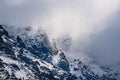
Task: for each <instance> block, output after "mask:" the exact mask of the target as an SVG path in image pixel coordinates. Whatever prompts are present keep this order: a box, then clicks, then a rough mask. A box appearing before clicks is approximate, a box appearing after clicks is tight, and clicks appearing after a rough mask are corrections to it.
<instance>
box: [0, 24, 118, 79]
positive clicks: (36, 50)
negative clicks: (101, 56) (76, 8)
mask: <svg viewBox="0 0 120 80" xmlns="http://www.w3.org/2000/svg"><path fill="white" fill-rule="evenodd" d="M56 46H57V45H56V43H55V41H54V42H53V44H51V43H50V41H49V38H48V36H47V34H46V33H45V31H44V30H37V31H33V29H32V28H31V27H27V28H23V29H18V31H15V30H14V29H13V28H12V29H10V28H9V27H4V26H3V25H0V80H117V79H116V78H115V77H116V75H115V74H113V73H111V70H109V69H106V68H103V67H101V66H99V65H98V64H95V63H91V64H90V65H88V66H87V65H85V64H83V63H82V62H81V61H80V60H78V59H75V60H74V61H73V62H68V60H67V58H66V56H65V54H64V52H63V51H62V50H59V49H58V48H57V47H56Z"/></svg>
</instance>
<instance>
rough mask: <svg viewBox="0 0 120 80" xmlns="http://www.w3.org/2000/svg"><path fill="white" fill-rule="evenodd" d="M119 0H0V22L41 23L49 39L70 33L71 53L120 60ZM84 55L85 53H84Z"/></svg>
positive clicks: (36, 26)
mask: <svg viewBox="0 0 120 80" xmlns="http://www.w3.org/2000/svg"><path fill="white" fill-rule="evenodd" d="M119 8H120V0H0V24H7V25H16V26H21V27H23V26H26V25H31V26H33V27H34V29H37V28H39V27H40V26H42V27H43V28H44V29H45V31H46V32H47V33H48V35H49V37H50V39H52V38H55V39H56V38H59V37H60V36H64V35H66V34H67V35H69V36H70V37H71V38H72V40H73V42H72V49H71V50H70V51H69V53H67V55H68V56H69V57H74V58H76V57H77V58H83V57H84V56H85V55H87V56H89V57H90V58H92V59H94V60H96V61H99V62H100V63H103V62H104V63H103V64H108V65H113V64H114V65H115V64H120V59H119V57H120V49H119V48H120V42H119V41H120V24H119V23H120V22H119V21H120V9H119ZM83 55H84V56H83Z"/></svg>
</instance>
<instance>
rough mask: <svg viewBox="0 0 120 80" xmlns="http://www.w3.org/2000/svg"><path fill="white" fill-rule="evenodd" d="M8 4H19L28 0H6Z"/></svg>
mask: <svg viewBox="0 0 120 80" xmlns="http://www.w3.org/2000/svg"><path fill="white" fill-rule="evenodd" d="M4 1H5V2H6V3H7V4H8V5H11V6H18V5H21V4H23V3H25V2H26V1H27V0H4Z"/></svg>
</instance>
